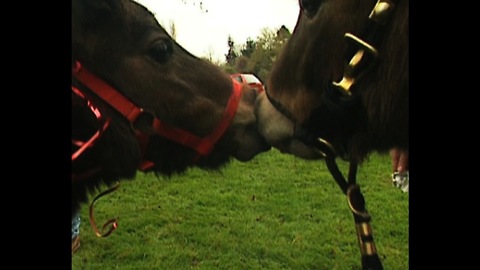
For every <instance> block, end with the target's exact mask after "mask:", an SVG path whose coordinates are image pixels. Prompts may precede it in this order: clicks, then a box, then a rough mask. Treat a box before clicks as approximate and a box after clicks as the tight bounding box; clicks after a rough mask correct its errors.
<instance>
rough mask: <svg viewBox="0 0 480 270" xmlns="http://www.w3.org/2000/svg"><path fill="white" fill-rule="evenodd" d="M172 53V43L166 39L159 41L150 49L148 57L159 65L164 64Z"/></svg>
mask: <svg viewBox="0 0 480 270" xmlns="http://www.w3.org/2000/svg"><path fill="white" fill-rule="evenodd" d="M172 52H173V47H172V42H171V41H170V40H168V39H161V40H159V41H157V42H155V44H153V46H152V47H151V48H150V51H149V54H150V56H151V57H152V58H153V59H154V60H155V61H157V62H158V63H160V64H164V63H166V62H167V60H168V59H169V58H170V56H171V55H172Z"/></svg>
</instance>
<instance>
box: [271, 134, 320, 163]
mask: <svg viewBox="0 0 480 270" xmlns="http://www.w3.org/2000/svg"><path fill="white" fill-rule="evenodd" d="M272 146H273V147H275V148H277V149H278V150H279V151H280V152H282V153H284V154H291V155H294V156H296V157H299V158H302V159H309V160H315V159H322V158H323V157H324V155H323V154H322V153H321V152H320V151H319V150H318V149H316V148H315V147H312V146H308V145H306V144H305V143H303V142H302V141H301V140H299V139H296V138H290V139H288V140H285V141H282V142H279V143H275V144H272Z"/></svg>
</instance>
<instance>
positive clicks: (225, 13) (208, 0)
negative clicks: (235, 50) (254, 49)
mask: <svg viewBox="0 0 480 270" xmlns="http://www.w3.org/2000/svg"><path fill="white" fill-rule="evenodd" d="M137 2H139V3H141V4H143V5H144V6H146V7H147V8H148V9H149V10H150V11H152V12H153V14H155V16H156V18H157V20H158V22H159V23H160V24H161V25H162V26H163V27H164V28H165V29H166V30H167V31H168V32H170V24H171V23H172V22H173V23H174V24H175V28H176V36H177V37H176V40H177V42H178V43H179V44H180V45H182V46H183V47H184V48H185V49H187V50H188V51H190V52H191V53H192V54H194V55H196V56H198V57H207V56H208V55H210V54H212V57H213V58H214V60H216V61H221V62H223V61H224V60H225V56H224V55H225V54H226V53H227V52H228V45H227V40H228V36H229V35H230V36H231V37H232V38H233V41H234V42H235V46H239V45H243V44H245V41H246V40H247V38H248V37H250V38H252V39H254V40H255V39H256V38H257V37H258V36H260V33H261V30H262V29H263V28H268V29H271V30H275V31H276V30H277V29H278V28H280V27H281V26H282V25H285V26H286V27H287V28H288V29H289V30H290V32H292V31H293V28H294V27H295V23H296V21H297V16H298V10H299V8H298V0H202V1H200V0H137ZM200 3H202V4H201V6H200Z"/></svg>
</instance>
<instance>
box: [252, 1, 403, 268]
mask: <svg viewBox="0 0 480 270" xmlns="http://www.w3.org/2000/svg"><path fill="white" fill-rule="evenodd" d="M299 3H300V13H299V15H298V21H297V24H296V26H295V29H294V31H293V33H292V35H291V37H290V39H289V40H288V42H287V43H286V45H285V47H284V49H283V51H282V52H281V54H280V55H279V56H278V58H277V60H276V62H275V63H274V66H273V68H272V70H271V73H270V75H269V78H268V80H267V86H266V90H265V92H264V94H261V95H260V97H259V99H258V100H257V105H256V114H257V117H258V121H259V127H260V130H261V133H262V134H263V135H264V136H265V138H266V139H267V141H268V142H269V143H270V144H271V145H272V146H274V147H276V148H278V149H279V150H281V151H282V152H285V153H290V154H293V155H296V156H298V157H301V158H305V159H318V158H325V161H326V164H327V167H328V169H329V171H330V172H331V174H332V176H333V177H334V179H335V180H336V181H337V183H338V184H339V186H340V188H341V189H342V191H343V192H344V194H345V195H347V198H348V203H349V206H350V209H351V210H352V213H353V217H354V221H355V228H356V230H357V239H358V241H359V247H360V251H361V254H362V268H363V269H383V266H382V265H381V262H380V258H379V256H378V254H377V252H376V248H375V245H374V242H373V236H372V230H371V226H370V215H369V214H368V212H367V211H366V209H365V200H364V198H363V195H362V193H361V192H360V188H359V186H358V185H357V184H356V180H355V177H356V176H355V175H356V170H357V164H359V163H361V162H364V161H365V159H366V158H367V157H368V155H369V154H371V153H372V152H374V151H377V152H380V153H386V152H388V150H390V149H393V148H396V149H400V150H401V151H404V152H405V153H408V147H409V138H408V134H409V128H408V127H409V124H408V122H409V121H408V117H409V114H408V111H409V103H408V96H409V93H408V91H409V88H408V87H409V47H408V45H409V34H408V19H409V18H408V14H409V10H408V9H409V1H408V0H378V1H377V0H300V1H299ZM336 157H341V158H343V159H344V160H348V161H350V169H349V173H348V181H347V180H346V179H345V177H343V175H342V173H341V172H340V171H339V169H338V166H337V165H336V163H335V158H336Z"/></svg>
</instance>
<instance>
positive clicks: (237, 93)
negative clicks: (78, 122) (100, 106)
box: [72, 62, 242, 170]
mask: <svg viewBox="0 0 480 270" xmlns="http://www.w3.org/2000/svg"><path fill="white" fill-rule="evenodd" d="M72 74H73V76H74V77H75V78H76V79H77V80H79V81H80V82H81V83H82V84H84V85H85V86H86V87H87V88H88V89H90V90H91V91H92V92H94V93H95V94H96V95H97V96H98V97H100V98H101V99H103V100H104V101H105V102H107V103H108V104H110V105H111V106H112V107H113V108H114V109H116V110H117V111H118V112H119V113H121V114H122V115H123V116H124V117H126V118H127V119H128V121H130V122H131V123H134V122H135V121H136V119H137V118H138V116H139V115H140V114H142V113H143V112H144V110H143V108H140V107H138V106H137V105H135V104H134V103H133V102H131V101H130V100H129V99H127V98H126V97H125V96H123V95H122V94H121V93H119V92H118V91H117V90H115V89H114V88H113V87H111V86H110V85H108V84H107V83H106V82H105V81H103V80H102V79H100V78H98V77H97V76H95V75H94V74H93V73H91V72H89V71H88V70H87V69H86V68H84V67H82V65H81V64H80V63H79V62H75V65H74V66H73V70H72ZM232 82H233V91H232V94H231V96H230V98H229V100H228V103H227V107H226V109H225V112H224V115H223V117H222V119H221V120H220V122H219V123H218V125H217V126H216V128H215V129H214V130H213V131H212V132H211V133H210V134H209V135H208V136H206V137H203V138H201V137H198V136H196V135H194V134H192V133H190V132H188V131H185V130H182V129H178V128H176V127H172V126H169V125H168V124H166V123H163V122H162V121H160V119H158V118H156V117H155V118H154V120H153V129H154V132H155V133H156V134H158V135H160V136H162V137H165V138H167V139H169V140H172V141H175V142H177V143H180V144H182V145H185V146H188V147H190V148H192V149H193V150H195V151H196V152H197V153H198V155H197V157H196V158H195V160H194V161H196V160H198V158H200V157H201V156H206V155H208V154H209V153H210V152H211V151H212V149H213V147H214V146H215V144H216V143H217V141H218V140H219V139H220V138H221V137H222V135H223V134H224V133H225V131H226V130H227V128H228V126H229V125H230V124H231V122H232V120H233V117H234V116H235V113H236V111H237V108H238V104H239V102H240V99H241V92H242V87H241V84H240V83H238V82H237V81H235V80H232ZM135 132H136V135H137V138H138V140H139V142H140V145H141V147H142V151H143V155H144V156H145V150H146V147H147V145H148V142H149V139H150V135H149V134H145V133H143V132H141V131H140V130H135ZM153 165H154V164H153V162H151V161H148V160H146V159H145V160H144V161H143V162H142V164H141V165H140V167H139V169H140V170H147V169H149V168H151V167H152V166H153Z"/></svg>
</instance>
